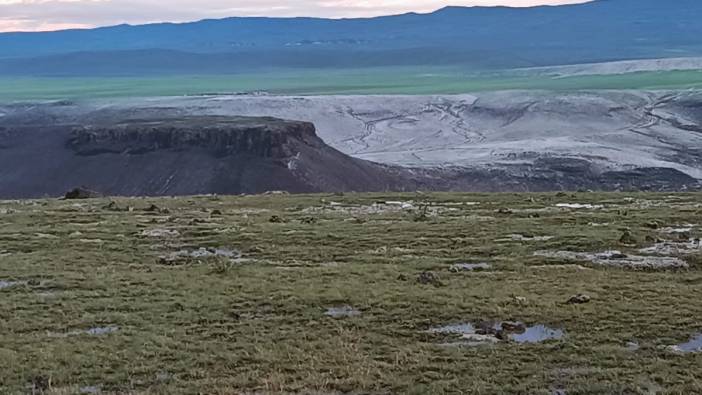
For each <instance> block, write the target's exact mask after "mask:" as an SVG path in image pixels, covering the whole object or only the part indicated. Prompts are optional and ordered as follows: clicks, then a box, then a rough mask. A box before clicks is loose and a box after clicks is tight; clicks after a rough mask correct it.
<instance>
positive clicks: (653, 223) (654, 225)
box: [644, 221, 661, 229]
mask: <svg viewBox="0 0 702 395" xmlns="http://www.w3.org/2000/svg"><path fill="white" fill-rule="evenodd" d="M644 226H645V227H647V228H649V229H658V228H660V227H661V224H660V223H658V222H657V221H651V222H647V223H645V224H644Z"/></svg>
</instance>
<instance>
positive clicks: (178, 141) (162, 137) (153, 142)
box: [68, 117, 324, 159]
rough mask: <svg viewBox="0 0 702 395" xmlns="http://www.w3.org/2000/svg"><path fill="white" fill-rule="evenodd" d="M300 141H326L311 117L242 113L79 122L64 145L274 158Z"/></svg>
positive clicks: (92, 151)
mask: <svg viewBox="0 0 702 395" xmlns="http://www.w3.org/2000/svg"><path fill="white" fill-rule="evenodd" d="M300 144H305V145H308V146H310V147H315V148H322V147H323V146H324V143H323V142H322V141H321V140H320V139H319V138H318V137H317V135H316V134H315V128H314V125H312V124H311V123H308V122H294V121H282V120H279V119H275V118H242V117H228V118H227V117H189V118H185V119H176V120H167V121H134V122H128V123H121V124H117V125H109V126H106V125H103V126H82V127H77V128H75V129H74V130H73V131H72V132H71V137H70V139H69V141H68V146H69V147H70V148H71V149H73V150H74V151H75V152H76V154H78V155H81V156H93V155H101V154H109V153H112V154H125V155H140V154H147V153H152V152H155V151H160V150H190V149H197V148H201V149H204V150H206V151H208V152H211V153H213V154H216V155H218V156H227V155H236V154H242V155H254V156H257V157H261V158H277V159H282V158H288V157H291V156H294V155H296V154H297V151H296V149H297V147H298V146H299V145H300Z"/></svg>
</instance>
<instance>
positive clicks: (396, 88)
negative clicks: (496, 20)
mask: <svg viewBox="0 0 702 395" xmlns="http://www.w3.org/2000/svg"><path fill="white" fill-rule="evenodd" d="M0 86H1V87H2V89H0V100H5V101H8V100H32V99H81V98H102V97H146V96H180V95H197V94H203V93H234V92H251V91H266V92H270V93H274V94H294V95H333V94H452V93H466V92H480V91H494V90H510V89H546V90H556V91H567V90H579V89H692V88H700V87H702V71H661V72H637V73H629V74H621V75H593V76H572V77H552V76H547V75H525V74H524V72H519V73H517V72H509V71H505V72H497V73H470V72H464V71H461V70H458V69H453V68H438V67H430V68H417V67H411V68H410V67H397V68H379V69H357V70H309V69H300V70H289V69H286V70H272V71H262V72H259V73H248V74H232V75H209V76H208V75H202V76H177V75H176V76H158V77H156V76H154V77H109V78H108V77H104V78H101V77H95V78H61V77H56V78H48V77H46V78H39V77H37V78H33V77H0Z"/></svg>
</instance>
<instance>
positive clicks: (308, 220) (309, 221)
mask: <svg viewBox="0 0 702 395" xmlns="http://www.w3.org/2000/svg"><path fill="white" fill-rule="evenodd" d="M300 223H301V224H305V225H314V224H316V223H317V218H315V217H303V218H301V219H300Z"/></svg>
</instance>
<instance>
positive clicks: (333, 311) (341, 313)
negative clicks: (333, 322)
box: [324, 306, 361, 318]
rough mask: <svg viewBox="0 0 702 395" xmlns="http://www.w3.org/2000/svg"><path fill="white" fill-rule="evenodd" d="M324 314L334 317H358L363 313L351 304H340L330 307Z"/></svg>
mask: <svg viewBox="0 0 702 395" xmlns="http://www.w3.org/2000/svg"><path fill="white" fill-rule="evenodd" d="M324 315H326V316H327V317H332V318H348V317H358V316H359V315H361V312H360V311H359V310H357V309H355V308H353V307H351V306H339V307H330V308H328V309H327V311H326V312H325V313H324Z"/></svg>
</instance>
